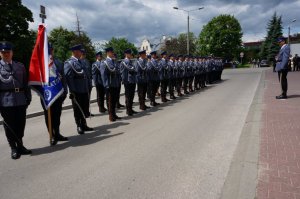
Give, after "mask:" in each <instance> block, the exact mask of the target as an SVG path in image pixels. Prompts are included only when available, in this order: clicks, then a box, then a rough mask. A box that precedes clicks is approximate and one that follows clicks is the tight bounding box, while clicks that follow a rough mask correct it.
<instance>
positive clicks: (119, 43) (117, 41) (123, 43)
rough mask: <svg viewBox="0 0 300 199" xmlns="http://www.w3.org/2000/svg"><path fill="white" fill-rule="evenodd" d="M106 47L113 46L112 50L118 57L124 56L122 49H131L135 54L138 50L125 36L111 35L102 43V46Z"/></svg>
mask: <svg viewBox="0 0 300 199" xmlns="http://www.w3.org/2000/svg"><path fill="white" fill-rule="evenodd" d="M107 47H113V48H114V52H115V53H116V54H117V56H118V59H123V58H124V51H125V50H126V49H128V48H130V49H132V51H133V53H134V54H137V52H138V50H137V48H136V47H135V46H134V44H133V43H130V42H129V41H128V40H127V39H126V38H116V37H113V38H111V40H110V41H108V42H106V43H105V44H104V45H103V48H107Z"/></svg>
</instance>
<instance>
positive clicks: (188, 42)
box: [173, 7, 204, 55]
mask: <svg viewBox="0 0 300 199" xmlns="http://www.w3.org/2000/svg"><path fill="white" fill-rule="evenodd" d="M173 8H174V9H175V10H182V11H184V12H186V13H187V14H188V16H187V36H186V40H187V43H186V49H187V54H188V55H189V54H190V12H192V11H197V10H202V9H203V8H204V7H200V8H197V9H193V10H184V9H180V8H178V7H173Z"/></svg>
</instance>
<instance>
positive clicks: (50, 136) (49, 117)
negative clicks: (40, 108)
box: [47, 107, 53, 145]
mask: <svg viewBox="0 0 300 199" xmlns="http://www.w3.org/2000/svg"><path fill="white" fill-rule="evenodd" d="M47 112H48V131H49V138H50V145H51V141H52V139H53V134H52V118H51V108H50V107H49V108H48V110H47Z"/></svg>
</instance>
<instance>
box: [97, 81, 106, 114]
mask: <svg viewBox="0 0 300 199" xmlns="http://www.w3.org/2000/svg"><path fill="white" fill-rule="evenodd" d="M96 91H97V104H98V107H99V111H101V110H103V109H104V97H105V88H104V86H103V85H97V86H96Z"/></svg>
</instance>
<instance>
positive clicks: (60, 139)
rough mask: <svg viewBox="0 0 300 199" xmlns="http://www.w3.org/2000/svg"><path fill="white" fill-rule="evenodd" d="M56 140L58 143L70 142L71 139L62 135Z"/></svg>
mask: <svg viewBox="0 0 300 199" xmlns="http://www.w3.org/2000/svg"><path fill="white" fill-rule="evenodd" d="M55 140H57V141H68V140H69V138H67V137H65V136H62V135H58V136H57V137H56V138H55Z"/></svg>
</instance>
